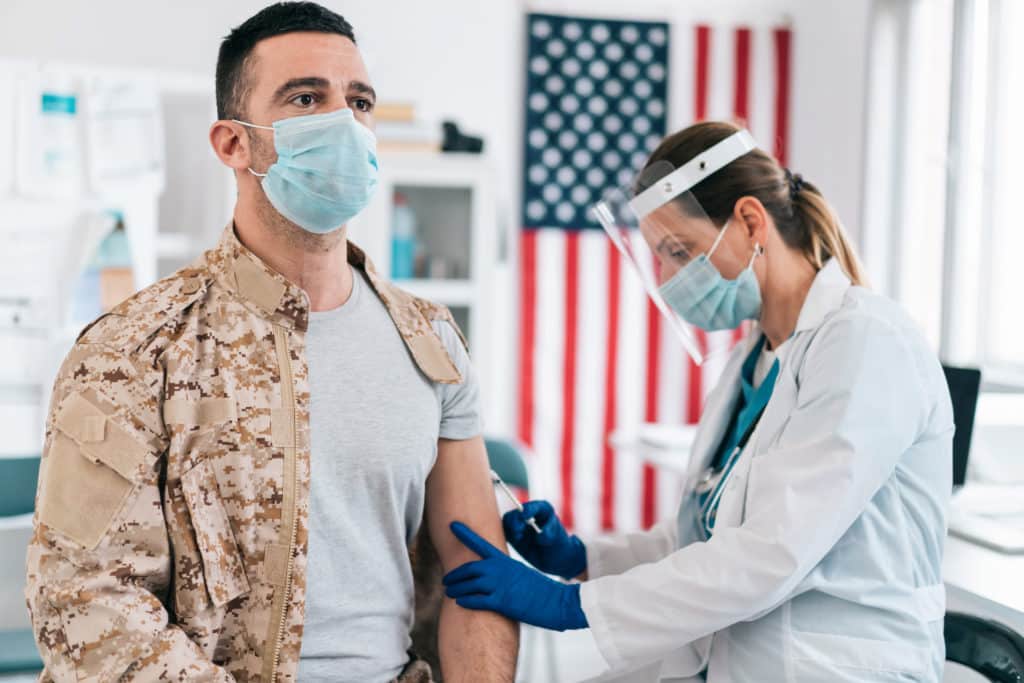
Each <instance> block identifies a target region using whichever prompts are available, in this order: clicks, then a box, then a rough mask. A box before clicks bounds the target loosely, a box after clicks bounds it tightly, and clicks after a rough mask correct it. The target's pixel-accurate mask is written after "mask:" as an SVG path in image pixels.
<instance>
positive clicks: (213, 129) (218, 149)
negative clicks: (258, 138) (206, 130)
mask: <svg viewBox="0 0 1024 683" xmlns="http://www.w3.org/2000/svg"><path fill="white" fill-rule="evenodd" d="M210 146H211V147H213V153H214V154H216V155H217V158H218V159H220V161H221V163H222V164H224V165H225V166H227V167H228V168H232V169H234V170H236V171H244V170H245V169H247V168H249V167H250V166H252V148H251V146H250V145H249V136H248V135H247V134H246V133H245V131H244V130H243V127H242V125H241V124H239V123H235V122H234V121H225V120H220V121H214V123H213V125H212V126H210Z"/></svg>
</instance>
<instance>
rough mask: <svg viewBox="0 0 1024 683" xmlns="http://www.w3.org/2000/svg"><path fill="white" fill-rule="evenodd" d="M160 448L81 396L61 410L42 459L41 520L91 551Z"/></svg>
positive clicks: (73, 397) (72, 398)
mask: <svg viewBox="0 0 1024 683" xmlns="http://www.w3.org/2000/svg"><path fill="white" fill-rule="evenodd" d="M156 453H157V449H156V448H155V447H153V446H152V445H151V444H149V443H147V442H146V441H144V437H143V436H141V435H139V434H138V433H137V432H136V431H135V430H134V429H133V428H131V427H129V426H127V424H126V423H125V424H122V423H121V422H119V421H118V419H117V418H116V417H115V416H112V415H107V414H106V413H105V412H104V411H103V409H101V408H100V407H99V406H97V405H95V404H94V403H92V402H91V401H89V400H88V399H86V398H85V397H83V396H82V395H80V394H77V393H73V394H70V395H68V397H67V398H65V399H64V401H63V402H62V403H61V405H60V408H59V409H58V411H57V412H56V415H55V418H54V423H53V430H52V432H51V434H50V441H49V444H48V447H47V452H46V456H45V457H44V459H43V463H42V472H41V473H40V485H39V500H38V507H39V520H40V521H41V522H42V523H43V524H45V525H46V526H47V527H49V528H50V529H53V530H55V531H58V532H60V533H62V534H64V535H65V536H67V537H68V538H70V539H71V540H72V541H74V542H75V543H78V544H80V545H82V546H84V547H85V548H87V549H90V550H91V549H93V548H95V547H96V546H97V545H99V543H100V541H101V540H103V537H104V536H105V535H106V533H107V531H108V530H109V529H110V527H111V526H112V525H113V523H114V522H115V520H116V519H117V517H118V515H119V514H120V513H121V511H122V510H123V508H124V507H125V505H126V504H127V503H128V500H129V499H130V498H131V497H132V493H133V491H135V490H136V484H137V483H138V482H139V481H140V480H141V478H142V477H143V476H144V474H145V472H146V471H147V464H148V465H151V464H152V459H153V458H154V457H155V456H156Z"/></svg>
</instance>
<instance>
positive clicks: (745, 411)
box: [698, 335, 779, 538]
mask: <svg viewBox="0 0 1024 683" xmlns="http://www.w3.org/2000/svg"><path fill="white" fill-rule="evenodd" d="M765 341H766V338H765V337H764V336H763V335H762V336H761V339H760V341H758V342H757V344H755V345H754V348H753V349H751V351H750V354H749V355H748V356H747V359H746V360H745V361H743V367H742V369H741V371H740V389H741V391H740V394H739V396H738V397H737V399H736V408H735V409H734V410H733V414H732V419H730V420H729V425H728V427H727V428H726V431H725V435H724V437H723V438H722V442H721V444H720V445H719V447H718V452H717V453H716V455H715V459H714V462H713V464H714V467H715V469H717V470H721V472H722V476H721V477H720V478H719V480H718V483H717V484H716V485H715V486H714V487H713V488H712V489H711V490H710V491H708V492H706V493H702V494H700V496H699V498H698V500H699V503H700V509H701V511H702V515H701V516H702V519H701V525H702V526H703V527H704V532H705V534H706V535H707V537H708V538H711V534H712V533H713V532H714V528H715V515H716V513H717V511H718V501H719V500H720V497H721V493H720V491H721V489H722V487H724V486H725V481H726V479H728V478H729V474H730V472H731V471H732V467H733V465H735V464H736V461H737V460H738V459H739V453H738V452H736V447H737V446H739V445H740V440H741V439H743V436H744V435H745V434H746V433H747V430H748V429H750V428H751V426H752V425H753V424H754V423H755V422H756V420H757V419H758V418H759V417H760V416H761V413H762V412H763V411H764V408H765V406H767V405H768V400H769V399H770V398H771V397H772V390H773V389H774V388H775V378H776V377H777V376H778V374H779V361H778V360H776V361H775V362H774V363H772V367H771V368H770V369H769V370H768V375H767V376H766V377H765V378H764V381H763V382H761V385H760V386H758V387H756V388H755V387H754V369H755V368H756V367H757V359H758V357H760V355H761V351H762V350H763V349H764V345H765Z"/></svg>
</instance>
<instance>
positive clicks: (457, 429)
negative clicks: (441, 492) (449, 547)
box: [298, 271, 480, 683]
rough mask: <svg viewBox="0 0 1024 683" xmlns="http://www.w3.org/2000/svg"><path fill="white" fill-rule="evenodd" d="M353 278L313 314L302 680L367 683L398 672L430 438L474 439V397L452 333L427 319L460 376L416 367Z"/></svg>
mask: <svg viewBox="0 0 1024 683" xmlns="http://www.w3.org/2000/svg"><path fill="white" fill-rule="evenodd" d="M364 277H365V276H363V275H362V274H361V273H360V272H359V271H353V280H354V285H353V290H352V296H351V297H350V298H349V300H348V301H347V302H346V303H345V304H344V305H343V306H341V307H340V308H336V309H334V310H332V311H326V312H323V313H313V314H312V315H311V316H310V322H309V332H308V334H307V357H308V361H309V380H310V392H311V397H310V401H311V403H310V432H311V439H312V442H311V450H312V464H311V467H312V483H311V487H310V511H309V567H308V570H307V576H306V620H305V628H304V631H303V636H302V654H301V660H300V662H299V672H298V680H299V681H300V683H307V682H309V683H314V682H318V681H330V682H331V683H347V682H349V681H351V682H352V683H357V682H358V683H375V682H378V681H379V682H384V681H388V680H390V679H392V678H394V677H395V676H397V675H398V674H399V673H400V671H401V669H402V667H403V666H404V665H405V663H406V661H407V659H408V657H407V654H406V651H407V649H408V648H409V646H410V640H409V629H410V628H411V626H412V619H413V577H412V570H411V569H410V567H409V556H408V553H407V547H408V543H409V542H411V541H412V539H413V538H414V537H415V535H416V532H417V531H418V530H419V526H420V522H421V520H422V517H423V499H424V491H425V488H426V479H427V475H429V474H430V470H431V468H433V466H434V461H435V459H436V458H437V439H438V437H443V438H448V439H467V438H470V437H474V436H476V435H478V434H479V433H480V411H479V406H478V395H479V390H478V386H477V383H476V379H475V377H474V374H473V370H472V366H471V365H470V362H469V358H468V356H467V354H466V351H465V349H464V348H463V346H462V343H461V342H460V341H459V338H458V335H457V334H456V332H455V330H454V328H453V327H452V326H451V325H450V324H448V323H447V322H438V323H434V329H435V331H437V333H438V334H439V335H440V336H441V339H442V341H443V342H444V345H445V347H446V348H447V349H448V352H449V354H451V356H452V358H453V359H454V361H455V364H456V365H457V366H458V368H459V370H460V372H461V373H462V375H463V377H464V380H465V381H464V382H463V383H462V384H459V385H448V384H434V383H433V382H431V381H430V380H428V379H427V378H426V377H425V376H424V375H423V374H422V373H421V372H420V371H419V369H418V368H417V366H416V364H415V363H414V362H413V359H412V357H411V356H410V355H409V352H408V350H407V349H406V346H405V344H404V342H403V341H402V338H401V336H400V335H399V334H398V330H397V329H396V328H395V325H394V323H393V322H392V320H391V318H390V316H389V315H388V313H387V309H385V307H384V304H383V303H382V302H381V301H380V299H379V298H377V296H376V295H375V294H374V292H373V290H372V289H371V288H370V286H369V284H368V283H367V282H366V281H365V280H364Z"/></svg>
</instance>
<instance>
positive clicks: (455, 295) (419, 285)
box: [394, 278, 476, 306]
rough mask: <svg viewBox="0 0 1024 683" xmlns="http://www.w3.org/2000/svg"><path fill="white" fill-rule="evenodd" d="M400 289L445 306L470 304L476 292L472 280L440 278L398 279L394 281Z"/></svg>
mask: <svg viewBox="0 0 1024 683" xmlns="http://www.w3.org/2000/svg"><path fill="white" fill-rule="evenodd" d="M394 282H395V284H396V285H398V286H399V287H401V288H402V289H404V290H406V291H408V292H411V293H412V294H415V295H416V296H418V297H421V298H424V299H428V300H430V301H433V302H436V303H439V304H444V305H445V306H471V305H473V303H475V300H476V292H475V290H474V283H473V281H472V280H440V279H436V280H435V279H430V278H414V279H399V280H395V281H394Z"/></svg>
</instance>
